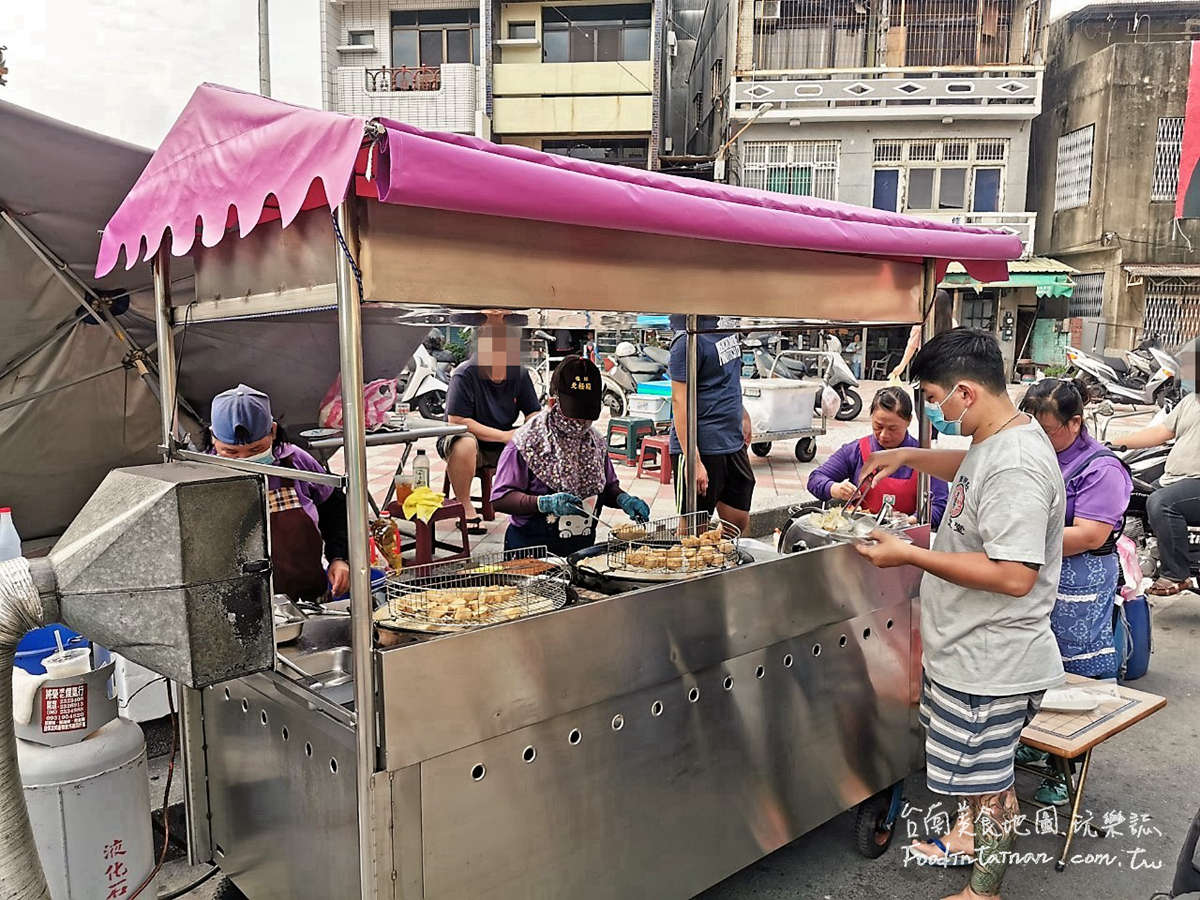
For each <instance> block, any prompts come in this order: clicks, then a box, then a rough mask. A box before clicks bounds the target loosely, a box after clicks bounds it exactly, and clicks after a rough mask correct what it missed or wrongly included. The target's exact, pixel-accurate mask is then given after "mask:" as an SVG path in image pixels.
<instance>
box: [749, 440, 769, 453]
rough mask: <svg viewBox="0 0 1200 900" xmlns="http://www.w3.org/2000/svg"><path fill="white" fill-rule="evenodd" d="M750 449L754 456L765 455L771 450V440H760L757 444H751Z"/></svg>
mask: <svg viewBox="0 0 1200 900" xmlns="http://www.w3.org/2000/svg"><path fill="white" fill-rule="evenodd" d="M750 451H751V452H752V453H753V454H754V455H755V456H767V455H768V454H769V453H770V452H771V442H770V441H761V442H759V443H757V444H751V445H750Z"/></svg>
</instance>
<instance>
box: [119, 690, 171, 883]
mask: <svg viewBox="0 0 1200 900" xmlns="http://www.w3.org/2000/svg"><path fill="white" fill-rule="evenodd" d="M167 708H168V709H169V710H170V711H171V756H170V758H169V760H168V761H167V784H166V787H164V788H163V802H162V821H163V843H162V852H160V853H159V854H158V862H157V864H155V866H154V868H153V869H151V870H150V874H149V875H147V876H146V879H145V880H144V881H143V882H142V883H141V884H139V885H138V886H137V890H135V891H134V892H133V893H132V894H130V895H129V900H136V898H137V896H138V894H140V893H141V892H142V891H143V890H145V888H146V885H148V884H149V883H150V882H152V881H153V880H154V879H155V878H156V877H157V876H158V873H159V872H161V871H162V867H163V863H165V862H166V861H167V849H168V847H170V844H171V817H170V816H169V815H168V809H169V807H170V804H171V780H172V778H174V776H175V752H176V751H177V750H178V749H179V718H178V716H176V714H175V698H174V697H172V696H171V692H170V691H167Z"/></svg>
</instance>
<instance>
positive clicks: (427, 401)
mask: <svg viewBox="0 0 1200 900" xmlns="http://www.w3.org/2000/svg"><path fill="white" fill-rule="evenodd" d="M417 412H419V413H420V414H421V418H423V419H444V418H446V392H445V391H430V392H429V393H428V394H422V395H421V396H420V397H418V398H417Z"/></svg>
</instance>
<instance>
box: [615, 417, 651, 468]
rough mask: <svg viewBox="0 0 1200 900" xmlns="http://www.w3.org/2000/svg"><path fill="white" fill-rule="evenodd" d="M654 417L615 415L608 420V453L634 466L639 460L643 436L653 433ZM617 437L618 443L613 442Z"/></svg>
mask: <svg viewBox="0 0 1200 900" xmlns="http://www.w3.org/2000/svg"><path fill="white" fill-rule="evenodd" d="M654 433H655V432H654V420H653V419H635V418H632V417H631V416H615V417H613V418H611V419H609V420H608V438H607V440H606V441H605V443H606V444H607V445H608V455H609V456H611V457H612V458H613V459H615V460H618V461H620V462H623V463H625V465H627V466H632V465H633V464H634V463H636V462H637V457H638V444H640V443H641V440H642V438H644V437H646V436H648V435H653V434H654ZM614 438H616V440H617V443H616V444H614V443H613V439H614Z"/></svg>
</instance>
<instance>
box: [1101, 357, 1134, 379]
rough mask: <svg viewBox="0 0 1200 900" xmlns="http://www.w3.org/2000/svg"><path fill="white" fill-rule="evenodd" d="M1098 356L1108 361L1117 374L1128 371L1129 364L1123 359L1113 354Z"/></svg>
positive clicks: (1123, 373)
mask: <svg viewBox="0 0 1200 900" xmlns="http://www.w3.org/2000/svg"><path fill="white" fill-rule="evenodd" d="M1100 358H1101V359H1102V360H1104V361H1105V362H1106V363H1108V364H1109V366H1111V367H1112V370H1113V371H1114V372H1116V373H1117V374H1118V375H1125V374H1126V373H1128V372H1129V365H1128V364H1127V363H1126V362H1125V360H1123V359H1117V358H1116V357H1115V356H1101V357H1100Z"/></svg>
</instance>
